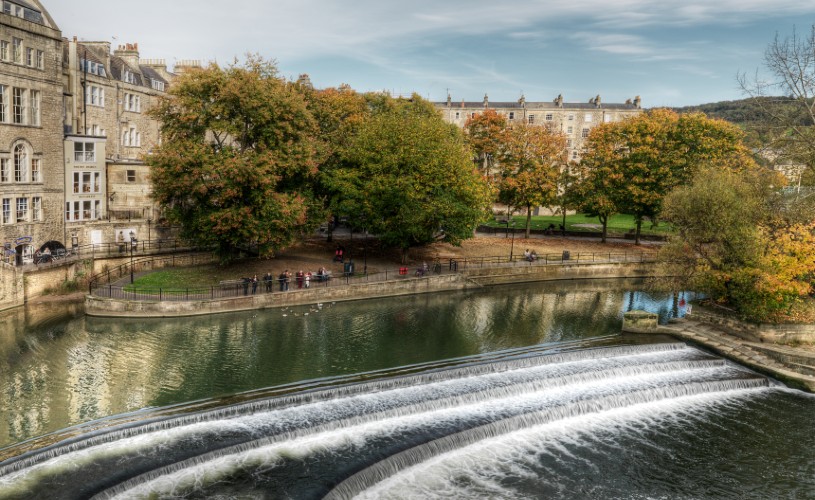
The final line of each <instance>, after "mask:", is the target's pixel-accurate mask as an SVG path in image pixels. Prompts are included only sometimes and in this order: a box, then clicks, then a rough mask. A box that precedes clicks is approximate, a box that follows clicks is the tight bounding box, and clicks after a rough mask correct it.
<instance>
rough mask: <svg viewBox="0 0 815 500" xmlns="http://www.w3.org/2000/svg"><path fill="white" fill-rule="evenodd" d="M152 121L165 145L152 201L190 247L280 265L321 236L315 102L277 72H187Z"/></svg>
mask: <svg viewBox="0 0 815 500" xmlns="http://www.w3.org/2000/svg"><path fill="white" fill-rule="evenodd" d="M151 113H152V116H153V117H154V118H157V119H158V120H159V122H160V124H161V132H162V143H161V145H160V146H159V147H158V148H156V150H155V151H154V154H152V155H150V156H148V157H147V161H148V163H149V164H150V166H151V167H152V170H151V179H152V183H153V196H154V198H155V199H156V200H157V201H158V202H159V203H160V204H161V205H162V206H163V207H164V209H165V213H166V215H167V217H168V219H169V220H171V221H173V222H176V223H179V224H180V225H181V228H182V234H183V236H184V237H185V238H187V239H188V240H190V241H193V242H196V243H198V244H202V245H214V246H216V247H217V250H218V252H219V254H220V255H221V256H222V258H224V259H228V258H230V256H231V255H232V254H233V253H234V251H235V250H237V249H242V250H249V251H253V252H257V253H258V254H259V255H262V256H267V255H272V254H273V253H274V252H275V251H276V250H277V249H280V248H283V247H285V246H287V245H290V244H291V243H292V242H294V241H295V240H296V239H297V238H298V237H299V236H301V235H303V234H307V233H309V232H311V231H313V230H314V229H315V227H316V225H317V224H319V222H320V220H321V218H322V206H321V204H320V203H319V201H318V200H316V199H315V197H314V196H313V193H312V185H313V181H314V179H315V176H316V174H317V168H318V165H319V162H320V154H319V153H320V150H321V149H322V148H321V147H320V146H319V141H318V140H317V131H318V129H317V126H316V124H315V122H314V119H313V118H312V116H311V113H310V112H309V110H308V109H307V106H306V101H305V100H304V98H303V96H302V95H301V93H300V92H299V91H298V90H297V88H296V87H295V86H293V85H290V84H288V83H287V82H285V81H284V80H283V79H281V78H280V77H279V76H278V74H277V69H276V67H275V65H274V64H273V63H272V62H269V61H265V60H262V59H260V58H258V57H254V56H250V57H248V58H247V61H246V62H245V63H244V64H243V65H239V64H237V63H234V64H232V65H230V66H227V67H223V68H222V67H220V66H218V65H217V64H214V63H213V64H211V65H210V66H208V67H207V68H204V69H200V70H194V71H190V72H186V73H184V74H183V75H181V76H179V78H178V79H177V80H176V81H175V82H174V84H173V86H172V87H171V88H170V91H169V93H168V97H167V99H165V100H164V101H162V102H161V104H160V105H158V106H157V107H156V108H155V109H154V110H152V111H151Z"/></svg>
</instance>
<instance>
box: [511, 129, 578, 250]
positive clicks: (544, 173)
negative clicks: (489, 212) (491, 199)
mask: <svg viewBox="0 0 815 500" xmlns="http://www.w3.org/2000/svg"><path fill="white" fill-rule="evenodd" d="M499 158H500V160H499V161H500V166H501V186H500V189H501V198H502V199H503V200H505V201H506V202H507V204H508V205H510V206H516V207H524V208H526V238H529V236H530V231H531V221H532V209H533V208H534V207H540V206H548V205H553V204H555V202H556V200H557V195H558V181H559V180H560V173H561V170H562V169H563V168H564V167H565V166H566V158H567V150H566V137H565V136H564V135H563V134H560V133H555V132H552V131H551V130H549V128H548V127H540V126H535V125H528V124H526V123H517V124H514V125H512V126H510V127H509V128H508V129H507V131H506V134H505V138H504V142H503V145H502V146H501V149H500V152H499Z"/></svg>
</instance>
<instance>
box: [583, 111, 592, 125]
mask: <svg viewBox="0 0 815 500" xmlns="http://www.w3.org/2000/svg"><path fill="white" fill-rule="evenodd" d="M591 120H592V116H591V113H586V114H585V115H584V116H583V121H584V122H586V123H589V122H591Z"/></svg>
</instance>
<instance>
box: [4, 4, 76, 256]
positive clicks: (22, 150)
mask: <svg viewBox="0 0 815 500" xmlns="http://www.w3.org/2000/svg"><path fill="white" fill-rule="evenodd" d="M0 5H1V6H2V10H0V245H1V246H0V258H1V259H2V261H3V262H6V263H11V264H22V263H25V262H30V261H32V260H33V256H34V252H35V251H36V249H37V248H39V247H40V246H41V245H43V244H45V243H47V242H53V241H64V240H65V236H66V235H65V224H64V222H63V217H62V211H63V204H62V203H63V191H64V177H65V174H64V164H63V87H62V63H63V51H62V35H61V33H60V30H59V28H58V27H57V25H56V23H55V22H54V20H53V19H52V18H51V16H50V15H49V14H48V12H47V11H46V10H45V9H44V8H43V6H42V4H41V3H40V2H39V1H38V0H11V1H9V0H3V1H2V2H0Z"/></svg>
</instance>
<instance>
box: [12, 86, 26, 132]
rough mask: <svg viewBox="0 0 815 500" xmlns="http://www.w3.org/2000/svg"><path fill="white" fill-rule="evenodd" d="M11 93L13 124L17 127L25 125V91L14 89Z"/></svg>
mask: <svg viewBox="0 0 815 500" xmlns="http://www.w3.org/2000/svg"><path fill="white" fill-rule="evenodd" d="M12 91H13V92H12V93H13V101H12V108H13V116H12V118H13V119H14V123H16V124H18V125H24V124H25V107H26V106H25V94H26V91H25V89H21V88H17V87H14V88H13V89H12Z"/></svg>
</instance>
